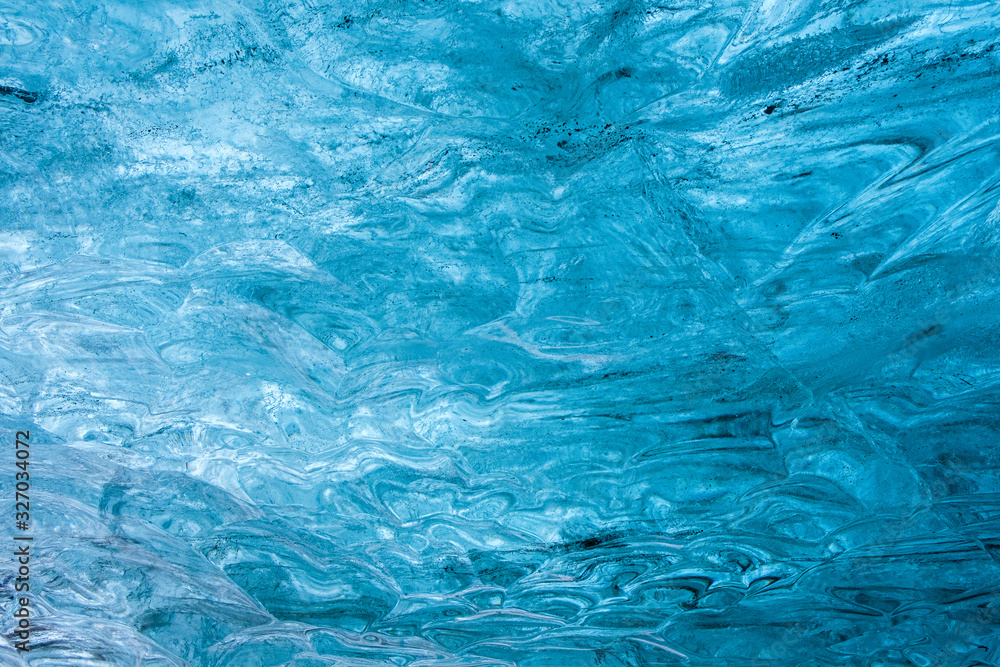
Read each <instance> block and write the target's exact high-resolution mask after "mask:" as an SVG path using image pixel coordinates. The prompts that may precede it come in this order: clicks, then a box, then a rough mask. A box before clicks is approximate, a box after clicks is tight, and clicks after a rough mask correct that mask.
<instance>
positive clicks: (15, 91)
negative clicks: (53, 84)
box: [0, 86, 41, 104]
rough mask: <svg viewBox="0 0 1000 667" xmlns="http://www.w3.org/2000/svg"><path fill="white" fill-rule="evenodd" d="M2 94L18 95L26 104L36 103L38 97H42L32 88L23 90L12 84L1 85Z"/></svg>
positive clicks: (0, 93)
mask: <svg viewBox="0 0 1000 667" xmlns="http://www.w3.org/2000/svg"><path fill="white" fill-rule="evenodd" d="M0 95H4V96H10V97H16V98H17V99H19V100H21V101H22V102H24V103H25V104H34V103H35V102H37V101H38V98H39V97H41V95H39V94H38V93H35V92H32V91H30V90H22V89H20V88H13V87H11V86H0Z"/></svg>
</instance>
